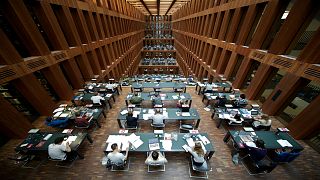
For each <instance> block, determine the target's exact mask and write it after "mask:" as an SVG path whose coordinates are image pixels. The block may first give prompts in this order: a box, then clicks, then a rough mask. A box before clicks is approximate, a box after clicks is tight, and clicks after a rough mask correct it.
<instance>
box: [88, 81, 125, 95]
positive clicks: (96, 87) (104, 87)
mask: <svg viewBox="0 0 320 180" xmlns="http://www.w3.org/2000/svg"><path fill="white" fill-rule="evenodd" d="M84 88H85V89H86V90H88V91H94V92H103V93H107V92H108V88H109V89H110V88H112V89H110V90H116V93H117V94H118V95H120V93H119V89H120V90H121V91H122V87H121V84H118V83H112V84H110V83H91V82H88V83H86V85H85V86H84Z"/></svg>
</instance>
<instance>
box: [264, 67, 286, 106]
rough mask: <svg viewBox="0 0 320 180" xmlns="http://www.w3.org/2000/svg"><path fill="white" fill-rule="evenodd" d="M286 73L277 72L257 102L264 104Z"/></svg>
mask: <svg viewBox="0 0 320 180" xmlns="http://www.w3.org/2000/svg"><path fill="white" fill-rule="evenodd" d="M285 73H286V72H284V71H282V70H279V71H278V73H277V74H276V75H275V76H273V78H272V79H271V81H270V82H269V83H268V84H267V86H266V88H265V90H264V91H263V93H262V95H261V96H260V98H259V101H260V102H261V103H264V102H265V101H266V99H267V98H268V97H269V95H270V94H271V93H272V92H273V90H274V88H275V87H276V86H277V84H278V83H279V82H280V81H281V79H282V77H283V76H284V74H285Z"/></svg>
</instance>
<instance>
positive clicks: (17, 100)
mask: <svg viewBox="0 0 320 180" xmlns="http://www.w3.org/2000/svg"><path fill="white" fill-rule="evenodd" d="M0 93H1V95H2V96H3V98H4V99H6V100H7V101H8V102H9V103H10V104H11V105H12V106H13V107H15V108H16V109H17V110H18V111H19V112H21V113H23V115H25V116H26V117H27V119H28V120H29V121H30V122H33V121H35V120H36V119H37V118H38V117H39V116H40V114H39V113H38V112H37V111H36V110H35V109H34V108H33V107H32V105H30V104H29V102H28V101H27V100H26V99H25V98H24V97H23V96H22V95H21V94H20V93H19V91H18V90H17V89H16V88H15V87H14V86H13V85H12V84H10V83H6V84H2V85H1V86H0Z"/></svg>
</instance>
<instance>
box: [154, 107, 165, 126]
mask: <svg viewBox="0 0 320 180" xmlns="http://www.w3.org/2000/svg"><path fill="white" fill-rule="evenodd" d="M151 118H152V124H154V125H162V124H164V119H166V118H167V116H165V115H163V114H161V112H160V109H156V110H155V114H154V115H153V116H152V117H151Z"/></svg>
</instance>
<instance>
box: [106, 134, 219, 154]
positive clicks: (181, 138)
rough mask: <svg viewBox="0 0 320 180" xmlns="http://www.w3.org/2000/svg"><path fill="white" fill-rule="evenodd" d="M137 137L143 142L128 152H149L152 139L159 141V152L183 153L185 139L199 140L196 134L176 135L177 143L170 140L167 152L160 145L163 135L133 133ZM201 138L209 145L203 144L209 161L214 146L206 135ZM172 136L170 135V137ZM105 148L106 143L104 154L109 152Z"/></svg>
mask: <svg viewBox="0 0 320 180" xmlns="http://www.w3.org/2000/svg"><path fill="white" fill-rule="evenodd" d="M135 134H136V135H137V136H140V139H141V140H142V141H143V144H142V145H140V146H139V147H138V148H136V149H134V148H132V147H131V148H130V149H129V152H140V153H141V152H142V153H144V152H150V149H149V139H154V138H158V139H159V143H160V151H161V152H185V150H184V149H183V148H182V146H183V145H185V144H188V143H187V142H186V140H185V138H186V137H191V138H192V139H193V140H200V139H199V138H198V136H197V134H189V133H176V134H177V136H178V138H177V141H175V140H173V139H172V147H171V150H167V149H164V148H163V146H162V143H161V140H163V139H164V137H163V136H164V135H163V134H161V135H157V134H154V133H135ZM199 134H200V135H201V136H205V137H206V138H207V139H208V140H209V141H210V143H209V144H206V145H205V144H204V146H205V148H206V150H207V154H208V158H209V159H210V158H211V157H212V155H213V154H214V152H215V148H214V144H213V142H212V141H211V140H210V138H209V135H208V133H199ZM110 135H126V136H129V135H130V134H118V133H115V134H110ZM171 136H172V135H171ZM107 146H108V143H106V146H105V148H104V153H106V154H107V153H108V152H109V151H107Z"/></svg>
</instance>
